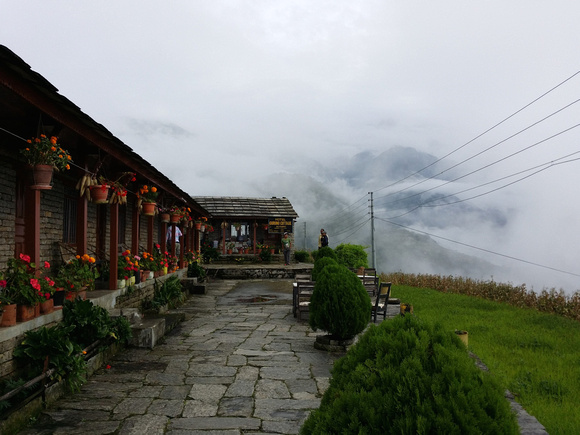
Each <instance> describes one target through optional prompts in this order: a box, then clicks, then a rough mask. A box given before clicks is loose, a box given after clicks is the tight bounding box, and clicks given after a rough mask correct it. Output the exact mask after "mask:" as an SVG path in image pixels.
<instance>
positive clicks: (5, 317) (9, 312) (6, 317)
mask: <svg viewBox="0 0 580 435" xmlns="http://www.w3.org/2000/svg"><path fill="white" fill-rule="evenodd" d="M14 325H16V304H10V305H3V306H2V320H1V321H0V326H14Z"/></svg>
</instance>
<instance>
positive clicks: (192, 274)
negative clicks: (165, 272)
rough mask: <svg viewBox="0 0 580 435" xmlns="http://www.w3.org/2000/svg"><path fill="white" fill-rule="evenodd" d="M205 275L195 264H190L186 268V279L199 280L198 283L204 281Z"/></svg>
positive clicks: (203, 270) (201, 268)
mask: <svg viewBox="0 0 580 435" xmlns="http://www.w3.org/2000/svg"><path fill="white" fill-rule="evenodd" d="M206 276H207V273H206V272H205V269H204V268H203V267H201V266H200V265H199V264H198V263H197V262H195V261H194V262H193V263H191V264H190V265H189V266H187V277H188V278H199V281H203V280H205V278H206Z"/></svg>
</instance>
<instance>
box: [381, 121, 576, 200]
mask: <svg viewBox="0 0 580 435" xmlns="http://www.w3.org/2000/svg"><path fill="white" fill-rule="evenodd" d="M577 127H580V124H576V125H573V126H571V127H568V128H567V129H565V130H562V131H560V132H558V133H556V134H553V135H552V136H548V137H547V138H544V139H542V140H540V141H538V142H535V143H533V144H531V145H528V146H527V147H524V148H522V149H520V150H519V151H516V152H514V153H512V154H508V155H507V156H505V157H502V158H501V159H498V160H496V161H494V162H492V163H489V164H487V165H485V166H482V167H481V168H479V169H475V170H473V171H471V172H468V173H467V174H464V175H462V176H460V177H457V178H454V179H453V180H449V181H446V182H444V183H442V184H440V185H438V186H435V187H432V188H430V189H426V190H423V191H421V192H418V193H414V194H412V195H409V196H406V197H404V198H399V199H396V200H393V201H389V202H386V203H384V205H386V204H393V203H396V202H400V201H403V200H406V199H409V198H413V197H415V196H419V195H422V194H424V193H427V192H430V191H432V190H435V189H439V188H440V187H443V186H446V185H447V184H450V183H454V182H456V181H457V180H461V179H462V178H465V177H468V176H470V175H473V174H475V173H477V172H480V171H482V170H484V169H487V168H489V167H491V166H493V165H496V164H497V163H500V162H503V161H505V160H507V159H510V158H512V157H514V156H516V155H518V154H521V153H523V152H524V151H527V150H529V149H531V148H533V147H536V146H538V145H540V144H542V143H545V142H547V141H549V140H551V139H554V138H555V137H557V136H560V135H562V134H564V133H567V132H569V131H571V130H573V129H575V128H577ZM382 198H384V196H383V197H382Z"/></svg>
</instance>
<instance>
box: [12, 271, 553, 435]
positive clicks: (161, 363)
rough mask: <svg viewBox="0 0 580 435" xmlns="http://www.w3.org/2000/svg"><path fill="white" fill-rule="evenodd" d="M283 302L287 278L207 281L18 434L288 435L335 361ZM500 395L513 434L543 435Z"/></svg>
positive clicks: (314, 403)
mask: <svg viewBox="0 0 580 435" xmlns="http://www.w3.org/2000/svg"><path fill="white" fill-rule="evenodd" d="M264 300H266V301H268V302H248V301H264ZM291 303H292V283H291V282H290V281H286V280H272V281H268V280H263V281H233V280H223V281H221V280H216V281H214V282H211V283H209V284H208V286H207V293H206V294H205V295H194V296H192V297H191V298H190V299H189V300H188V301H187V302H186V303H185V304H184V305H183V306H182V307H180V308H179V309H178V310H176V311H180V312H183V313H184V314H185V317H186V320H185V321H183V322H182V323H181V324H180V325H179V326H178V327H177V328H176V329H174V330H173V331H172V332H171V333H170V334H168V335H167V336H166V337H164V338H163V339H162V340H161V342H160V344H158V345H157V346H156V347H155V348H154V349H152V350H150V349H136V348H129V349H126V350H124V351H122V352H121V353H120V354H118V355H117V356H116V357H115V358H114V359H113V360H112V361H110V363H109V365H110V368H103V369H101V370H99V371H97V372H96V373H95V374H94V375H93V376H92V377H91V378H90V380H89V381H88V382H87V384H85V385H84V386H83V388H82V390H81V391H80V392H79V393H76V394H72V395H69V396H66V397H64V398H62V399H61V400H59V401H58V402H57V403H56V404H55V405H54V406H52V407H51V408H50V409H48V410H46V411H45V412H44V413H43V414H42V415H41V417H39V419H38V420H37V422H36V424H35V425H34V426H33V427H31V428H28V429H26V430H24V431H21V432H20V435H32V434H35V435H36V434H41V435H48V434H55V435H64V434H83V435H105V434H114V435H128V434H136V435H137V434H138V435H144V434H147V435H150V434H168V435H186V434H188V435H189V434H192V435H196V434H197V435H202V434H203V435H217V434H219V435H240V434H242V433H243V434H250V435H251V434H258V433H259V434H266V433H270V434H296V433H298V432H299V430H300V426H301V425H302V423H303V421H304V420H305V419H306V417H307V416H308V413H309V412H310V411H311V410H312V409H316V408H318V406H319V405H320V399H321V397H322V395H323V393H324V391H326V389H327V388H328V385H329V378H330V368H331V367H332V364H333V362H334V361H335V360H336V359H337V358H339V357H340V356H342V354H341V353H328V352H323V351H319V350H316V349H315V348H314V341H315V336H316V335H317V334H316V333H314V332H312V331H311V330H310V328H309V327H308V326H307V324H306V323H305V322H302V323H301V322H298V321H297V320H296V319H295V318H294V317H293V316H292V312H291ZM392 308H393V310H390V312H389V313H388V314H387V316H388V317H392V316H395V315H397V313H398V308H399V307H398V306H393V307H392ZM507 396H508V399H509V400H510V403H511V405H512V408H513V409H514V412H516V414H517V417H518V422H519V425H520V433H522V434H525V435H536V434H537V435H540V434H546V433H547V432H546V431H545V429H544V427H543V426H542V425H541V424H540V423H539V422H538V421H537V420H536V419H535V418H534V417H532V416H530V415H529V414H528V413H527V412H526V411H525V410H524V409H523V408H522V407H521V406H520V405H519V404H517V403H516V402H515V400H514V399H513V396H511V395H510V394H509V393H508V394H507Z"/></svg>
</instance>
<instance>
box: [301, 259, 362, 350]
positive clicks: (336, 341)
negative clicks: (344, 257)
mask: <svg viewBox="0 0 580 435" xmlns="http://www.w3.org/2000/svg"><path fill="white" fill-rule="evenodd" d="M370 307H371V301H370V298H369V295H368V293H367V291H366V290H365V288H364V286H363V284H362V282H361V280H360V279H359V278H358V277H357V276H356V275H355V274H354V273H353V272H351V271H350V270H348V269H347V268H346V267H344V266H340V265H338V264H329V265H327V266H326V267H324V269H322V270H321V272H320V273H319V274H318V276H317V277H316V283H315V285H314V291H313V292H312V297H311V298H310V307H309V311H310V314H309V316H310V317H309V324H310V327H311V328H312V329H313V330H315V331H316V330H317V329H322V330H323V331H326V332H328V335H326V336H324V335H321V336H318V337H317V338H316V343H315V347H316V348H319V349H327V350H329V349H330V350H332V349H333V348H334V347H342V348H345V347H346V346H347V345H349V344H351V343H352V341H353V338H354V336H355V335H356V334H358V333H359V332H361V331H363V330H364V328H365V327H366V326H367V324H368V321H369V314H370ZM328 346H330V347H328Z"/></svg>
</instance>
